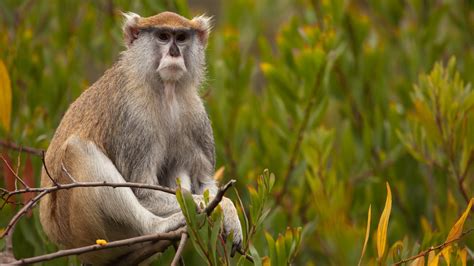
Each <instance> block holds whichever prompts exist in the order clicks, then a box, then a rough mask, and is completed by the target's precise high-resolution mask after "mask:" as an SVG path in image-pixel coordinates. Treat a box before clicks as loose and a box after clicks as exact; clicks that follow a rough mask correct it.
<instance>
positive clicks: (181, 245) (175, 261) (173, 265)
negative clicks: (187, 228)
mask: <svg viewBox="0 0 474 266" xmlns="http://www.w3.org/2000/svg"><path fill="white" fill-rule="evenodd" d="M187 239H188V234H187V233H183V234H182V235H181V240H180V241H179V246H178V249H177V250H176V254H175V255H174V258H173V261H171V266H176V265H178V264H179V262H180V260H181V254H182V253H183V250H184V246H185V245H186V240H187Z"/></svg>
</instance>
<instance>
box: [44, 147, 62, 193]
mask: <svg viewBox="0 0 474 266" xmlns="http://www.w3.org/2000/svg"><path fill="white" fill-rule="evenodd" d="M41 161H42V162H43V168H44V171H45V172H46V175H47V176H48V177H49V179H50V180H51V182H53V184H54V185H55V186H57V187H60V186H61V185H60V184H59V183H58V182H57V181H56V179H54V178H53V177H52V176H51V174H50V173H49V170H48V167H47V166H46V155H45V152H44V151H42V152H41Z"/></svg>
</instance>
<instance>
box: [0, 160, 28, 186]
mask: <svg viewBox="0 0 474 266" xmlns="http://www.w3.org/2000/svg"><path fill="white" fill-rule="evenodd" d="M0 158H2V160H3V162H4V163H5V165H6V166H7V168H8V170H10V172H12V174H13V175H14V176H15V178H16V180H18V181H20V183H21V184H22V185H23V186H24V187H25V188H28V185H27V184H26V183H25V181H23V179H21V178H20V177H19V176H18V174H17V173H16V172H15V171H13V169H12V167H11V166H10V164H8V161H7V159H5V157H3V155H0Z"/></svg>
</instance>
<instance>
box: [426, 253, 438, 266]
mask: <svg viewBox="0 0 474 266" xmlns="http://www.w3.org/2000/svg"><path fill="white" fill-rule="evenodd" d="M434 254H435V253H434V251H432V252H430V255H428V266H438V263H439V254H438V255H434ZM440 254H441V253H440Z"/></svg>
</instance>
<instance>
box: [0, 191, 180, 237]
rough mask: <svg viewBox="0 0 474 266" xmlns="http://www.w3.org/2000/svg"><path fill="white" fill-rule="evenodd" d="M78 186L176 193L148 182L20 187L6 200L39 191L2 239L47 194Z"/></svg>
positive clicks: (11, 223) (12, 222) (10, 193)
mask: <svg viewBox="0 0 474 266" xmlns="http://www.w3.org/2000/svg"><path fill="white" fill-rule="evenodd" d="M78 187H113V188H119V187H128V188H131V187H133V188H143V189H152V190H159V191H163V192H166V193H170V194H175V193H176V192H175V191H174V190H173V189H171V188H168V187H163V186H158V185H148V184H141V183H107V182H77V183H69V184H63V185H60V186H52V187H42V188H26V189H19V190H15V191H11V192H8V194H7V195H8V197H7V199H6V200H8V198H9V197H11V196H13V195H16V194H22V193H27V192H35V193H39V194H38V195H36V196H35V197H34V198H33V199H31V200H30V201H29V202H27V203H26V204H25V206H23V208H21V210H20V211H19V212H18V213H17V214H16V215H15V216H14V217H13V218H12V220H10V223H9V224H8V225H7V227H6V228H5V231H4V232H3V233H2V234H1V235H0V239H1V238H3V237H5V236H6V234H7V233H8V231H10V230H11V228H12V226H13V225H15V224H16V223H17V222H18V220H19V219H20V218H21V217H22V216H23V215H24V214H25V213H26V212H27V211H28V210H29V209H31V208H32V207H34V206H35V205H36V203H37V202H38V201H39V200H40V199H41V198H42V197H44V196H45V195H46V194H48V193H51V192H54V191H57V190H62V189H74V188H78Z"/></svg>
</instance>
